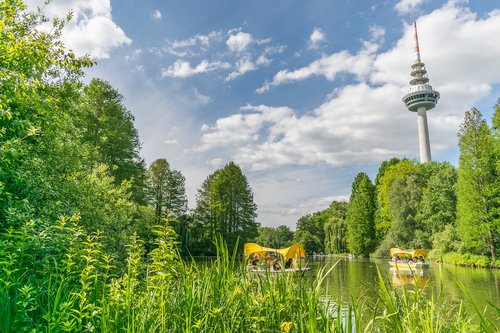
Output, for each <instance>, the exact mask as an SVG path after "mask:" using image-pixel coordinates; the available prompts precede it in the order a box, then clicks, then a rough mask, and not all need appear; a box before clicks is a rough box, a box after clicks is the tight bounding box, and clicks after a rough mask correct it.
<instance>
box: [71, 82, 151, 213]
mask: <svg viewBox="0 0 500 333" xmlns="http://www.w3.org/2000/svg"><path fill="white" fill-rule="evenodd" d="M80 111H81V112H82V113H83V117H82V118H83V124H82V128H84V130H83V135H82V138H83V141H84V142H88V143H89V144H91V145H92V146H94V147H96V150H97V152H98V153H99V156H98V157H97V158H96V159H95V160H96V161H100V162H101V163H104V164H106V165H109V166H110V167H111V169H110V172H111V174H112V176H113V177H114V178H115V181H116V182H117V184H120V183H121V182H122V181H124V180H127V181H129V182H131V184H132V186H131V193H132V198H133V199H134V200H135V201H136V202H138V203H142V204H144V203H145V202H146V194H145V192H144V189H145V181H146V178H145V177H146V176H145V174H146V170H145V165H144V161H143V159H142V158H141V157H140V148H141V145H140V142H139V135H138V133H137V130H136V129H135V127H134V116H133V115H132V113H131V112H130V111H129V110H127V109H126V108H125V106H123V96H122V95H121V94H120V93H119V92H118V91H117V90H116V89H114V88H113V87H112V86H111V85H110V84H109V82H106V81H102V80H99V79H95V78H94V79H92V81H91V82H90V84H89V85H88V86H86V87H84V89H83V97H82V102H81V106H80Z"/></svg>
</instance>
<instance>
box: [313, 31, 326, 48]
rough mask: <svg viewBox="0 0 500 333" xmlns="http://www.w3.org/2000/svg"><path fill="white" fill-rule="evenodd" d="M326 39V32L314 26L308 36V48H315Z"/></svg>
mask: <svg viewBox="0 0 500 333" xmlns="http://www.w3.org/2000/svg"><path fill="white" fill-rule="evenodd" d="M325 40H326V34H325V33H324V32H323V31H322V30H321V29H319V28H314V30H313V32H312V33H311V36H309V48H310V49H317V48H318V47H319V45H320V44H321V43H323V42H324V41H325Z"/></svg>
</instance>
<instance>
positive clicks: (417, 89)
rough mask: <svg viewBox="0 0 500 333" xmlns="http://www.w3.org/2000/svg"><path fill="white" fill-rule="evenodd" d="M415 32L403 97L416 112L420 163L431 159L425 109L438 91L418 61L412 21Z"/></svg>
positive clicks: (418, 54) (407, 105)
mask: <svg viewBox="0 0 500 333" xmlns="http://www.w3.org/2000/svg"><path fill="white" fill-rule="evenodd" d="M413 28H414V30H415V34H414V36H413V39H414V40H415V62H414V63H413V65H411V69H412V71H411V74H410V75H411V76H412V77H413V79H412V80H411V81H410V89H409V90H408V93H407V94H406V95H405V96H404V97H403V102H404V103H405V105H406V107H407V108H408V110H410V111H413V112H417V120H418V143H419V146H420V163H425V162H429V161H430V160H431V145H430V142H429V129H428V127H427V110H430V109H432V108H434V107H435V106H436V104H437V102H438V99H439V93H438V92H437V91H435V90H433V89H432V86H431V85H430V84H429V83H428V82H429V78H428V77H427V71H426V70H425V64H424V63H423V62H422V61H420V50H419V47H418V35H417V23H416V22H415V21H413Z"/></svg>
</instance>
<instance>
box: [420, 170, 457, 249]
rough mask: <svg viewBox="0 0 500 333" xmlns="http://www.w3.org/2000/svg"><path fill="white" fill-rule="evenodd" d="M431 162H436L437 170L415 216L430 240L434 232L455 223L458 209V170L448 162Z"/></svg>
mask: <svg viewBox="0 0 500 333" xmlns="http://www.w3.org/2000/svg"><path fill="white" fill-rule="evenodd" d="M431 163H433V164H436V166H437V170H436V171H435V172H434V173H432V174H431V176H430V177H429V180H428V181H427V184H426V186H425V188H423V191H422V200H421V202H420V204H419V206H418V211H417V215H416V216H415V219H416V221H417V224H418V225H420V226H422V230H423V231H424V232H425V238H426V239H428V240H430V239H431V238H432V235H433V234H435V233H439V232H442V231H443V230H444V228H445V226H446V225H452V226H454V225H455V222H456V209H457V194H456V185H457V170H456V169H455V168H454V167H453V166H452V165H451V164H450V163H448V162H443V163H436V162H431ZM428 245H430V244H427V245H426V246H428Z"/></svg>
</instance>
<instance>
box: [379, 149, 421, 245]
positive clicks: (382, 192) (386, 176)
mask: <svg viewBox="0 0 500 333" xmlns="http://www.w3.org/2000/svg"><path fill="white" fill-rule="evenodd" d="M417 172H418V171H417V167H416V163H415V162H414V161H410V160H409V159H406V158H404V159H402V160H398V159H395V158H393V159H391V160H389V161H387V163H385V162H383V163H382V165H381V166H380V169H379V172H378V173H377V178H376V179H377V183H376V196H377V197H376V198H377V210H376V214H375V230H376V235H377V239H383V238H384V237H385V235H386V234H387V232H388V231H389V228H390V227H391V225H392V223H393V222H394V215H393V214H392V211H391V207H390V204H389V197H388V192H389V189H390V188H391V185H392V182H393V181H394V180H396V179H403V178H405V177H406V176H407V175H408V174H410V173H417Z"/></svg>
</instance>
